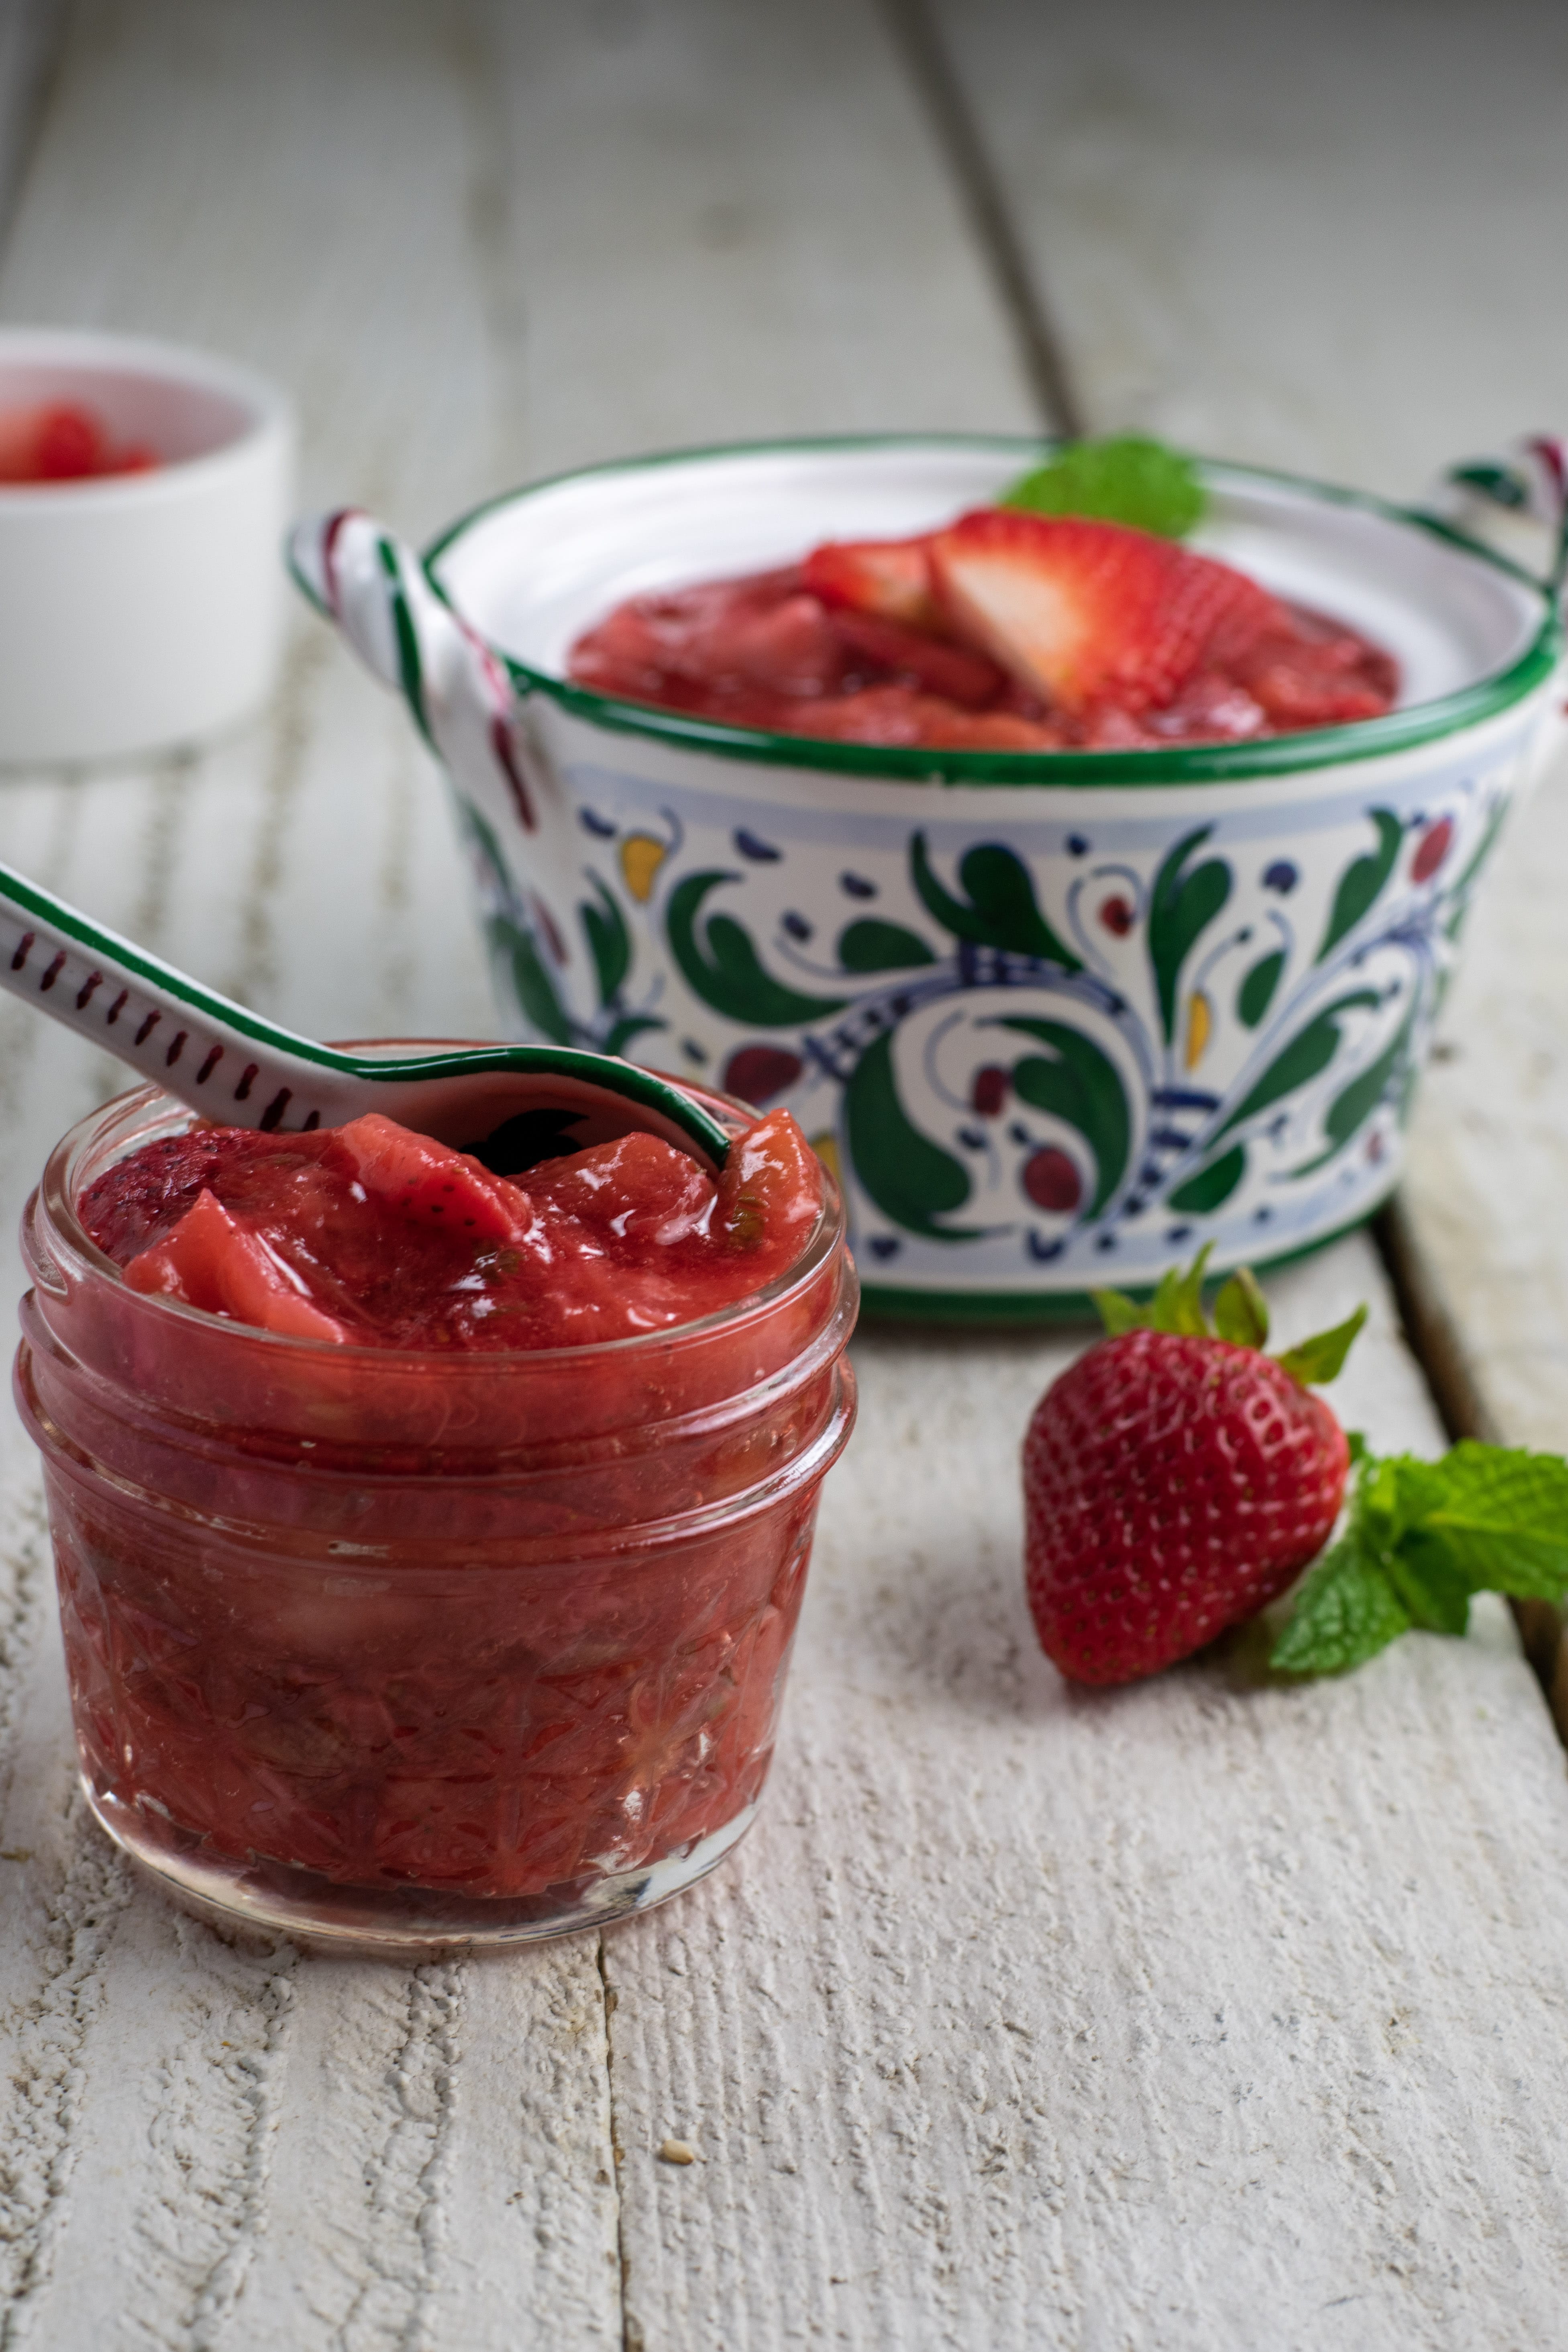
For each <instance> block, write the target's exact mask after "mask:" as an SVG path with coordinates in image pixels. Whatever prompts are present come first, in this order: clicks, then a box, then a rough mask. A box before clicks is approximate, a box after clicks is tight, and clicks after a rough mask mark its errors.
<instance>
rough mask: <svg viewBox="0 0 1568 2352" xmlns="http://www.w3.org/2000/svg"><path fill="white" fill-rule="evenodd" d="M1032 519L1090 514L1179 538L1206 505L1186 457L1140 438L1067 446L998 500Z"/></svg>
mask: <svg viewBox="0 0 1568 2352" xmlns="http://www.w3.org/2000/svg"><path fill="white" fill-rule="evenodd" d="M997 503H998V505H1000V506H1005V507H1019V508H1022V509H1025V510H1026V512H1030V513H1034V514H1053V515H1090V516H1093V517H1095V518H1097V519H1098V520H1100V521H1102V522H1123V523H1131V525H1132V526H1133V528H1134V529H1135V530H1152V531H1154V532H1156V533H1158V535H1159V536H1160V537H1161V538H1162V539H1184V538H1185V536H1186V534H1187V532H1188V531H1190V530H1192V528H1193V526H1194V523H1195V522H1196V521H1197V520H1198V519H1199V517H1200V516H1201V515H1202V513H1203V511H1204V508H1205V504H1206V503H1207V501H1206V499H1205V493H1204V489H1203V486H1202V484H1201V483H1200V482H1199V480H1198V474H1197V467H1195V466H1194V463H1193V461H1192V459H1191V458H1190V457H1181V456H1179V455H1178V454H1177V452H1176V451H1175V450H1174V449H1167V448H1166V446H1165V445H1164V443H1163V442H1162V441H1153V440H1151V439H1150V438H1149V437H1148V436H1147V435H1145V434H1141V433H1124V434H1118V435H1114V436H1111V437H1110V438H1108V439H1106V440H1103V441H1068V442H1066V443H1064V445H1063V446H1062V447H1061V448H1060V449H1058V451H1057V452H1056V454H1055V456H1054V457H1050V458H1049V459H1047V462H1046V464H1045V465H1043V466H1038V467H1036V468H1035V470H1034V472H1033V473H1029V474H1026V475H1025V476H1024V478H1023V480H1022V481H1020V482H1015V483H1014V485H1013V487H1012V488H1011V489H1010V490H1008V491H1007V492H1006V493H1005V496H1004V497H1002V498H1001V499H998V501H997Z"/></svg>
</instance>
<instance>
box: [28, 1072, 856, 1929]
mask: <svg viewBox="0 0 1568 2352" xmlns="http://www.w3.org/2000/svg"><path fill="white" fill-rule="evenodd" d="M138 1099H139V1098H138V1097H131V1098H130V1101H131V1104H132V1110H131V1111H127V1109H126V1107H125V1106H124V1105H123V1104H122V1105H121V1106H113V1105H111V1106H110V1108H109V1109H108V1110H106V1111H105V1112H102V1113H100V1114H98V1116H97V1121H96V1122H94V1123H89V1125H93V1126H95V1127H96V1128H101V1129H102V1130H103V1133H104V1135H105V1137H106V1138H107V1139H109V1140H108V1141H106V1143H105V1144H104V1146H103V1148H102V1149H100V1148H99V1146H98V1143H97V1140H96V1136H95V1137H94V1138H93V1139H89V1144H87V1145H82V1144H80V1143H79V1142H78V1141H77V1140H76V1139H70V1140H69V1141H68V1145H67V1146H66V1147H62V1152H61V1154H57V1163H60V1164H64V1163H65V1161H66V1160H68V1159H69V1156H70V1155H72V1154H76V1155H79V1157H78V1160H77V1162H76V1164H80V1160H81V1157H83V1156H85V1155H87V1154H89V1153H92V1152H96V1154H97V1156H96V1161H95V1164H96V1167H97V1169H98V1170H100V1171H101V1172H100V1173H97V1174H96V1175H95V1176H94V1175H91V1174H90V1168H89V1171H88V1174H89V1181H84V1182H83V1184H82V1188H81V1190H80V1192H79V1196H77V1197H76V1198H75V1203H74V1211H72V1212H69V1213H68V1211H67V1208H66V1206H65V1202H64V1195H63V1192H62V1191H61V1188H60V1186H59V1184H58V1182H57V1181H56V1180H55V1179H54V1177H53V1176H50V1177H47V1178H46V1181H45V1183H44V1185H43V1186H42V1187H41V1188H40V1192H39V1193H38V1194H37V1196H36V1198H35V1201H34V1202H33V1205H32V1209H31V1211H30V1213H29V1223H28V1228H27V1235H28V1248H29V1251H30V1253H31V1255H32V1259H33V1264H34V1266H35V1270H36V1272H37V1275H38V1280H37V1284H36V1286H35V1288H34V1289H33V1291H32V1292H30V1293H29V1296H28V1297H27V1299H26V1301H25V1302H24V1306H23V1311H22V1322H23V1331H24V1339H23V1346H22V1349H21V1351H20V1354H19V1356H18V1359H17V1389H18V1394H19V1396H20V1399H21V1402H22V1406H23V1410H24V1412H25V1414H26V1418H27V1422H28V1425H29V1427H30V1429H31V1431H32V1433H33V1435H34V1437H35V1439H36V1440H37V1443H38V1444H40V1446H41V1447H42V1448H43V1451H44V1454H45V1457H46V1473H47V1487H48V1496H49V1514H50V1527H51V1531H52V1535H53V1539H54V1547H55V1555H56V1561H57V1567H58V1580H59V1588H60V1601H61V1619H62V1624H63V1628H64V1634H65V1645H66V1657H67V1664H68V1670H69V1675H70V1684H71V1697H72V1706H73V1711H74V1716H75V1721H76V1728H77V1737H78V1742H79V1749H80V1753H81V1758H82V1766H83V1771H84V1774H85V1776H86V1779H87V1782H88V1786H89V1790H90V1793H91V1797H92V1801H93V1803H94V1805H95V1807H96V1809H97V1811H98V1813H99V1817H100V1820H102V1821H103V1822H105V1823H106V1824H107V1826H108V1827H109V1828H110V1830H111V1831H112V1832H113V1834H114V1835H115V1836H116V1837H118V1838H120V1839H121V1842H122V1843H125V1844H126V1845H128V1846H129V1847H130V1848H131V1849H132V1851H133V1852H135V1853H139V1854H141V1855H142V1858H143V1859H145V1860H147V1861H148V1862H150V1863H151V1864H153V1866H154V1867H155V1868H158V1869H161V1870H163V1871H164V1872H165V1873H166V1874H169V1875H170V1876H171V1877H172V1878H174V1880H175V1882H176V1883H177V1884H179V1885H182V1886H184V1887H185V1888H186V1889H187V1890H188V1891H191V1892H194V1893H195V1894H197V1895H200V1896H201V1898H202V1899H203V1900H206V1901H211V1902H216V1903H217V1904H219V1905H220V1906H224V1905H227V1906H230V1907H241V1908H244V1909H246V1910H247V1914H248V1916H252V1917H264V1918H268V1919H271V1920H273V1921H274V1922H275V1923H276V1924H280V1925H284V1926H289V1927H311V1926H321V1927H337V1928H339V1929H340V1930H342V1931H343V1932H349V1931H351V1929H353V1932H357V1928H353V1922H355V1921H360V1922H363V1920H365V1919H367V1918H370V1917H372V1915H374V1922H375V1923H377V1924H378V1931H379V1927H384V1926H386V1925H387V1924H388V1923H390V1927H391V1928H392V1930H393V1931H394V1932H397V1933H401V1932H403V1930H404V1928H405V1927H407V1931H408V1932H409V1933H410V1934H413V1933H414V1932H415V1931H416V1923H418V1924H419V1931H420V1932H423V1927H427V1926H428V1925H429V1924H430V1923H431V1922H432V1921H434V1922H435V1923H436V1924H437V1927H441V1926H443V1923H444V1924H445V1926H446V1927H452V1926H453V1923H454V1922H455V1923H457V1926H458V1927H461V1929H462V1932H464V1933H467V1932H468V1930H469V1929H470V1928H472V1929H475V1930H476V1931H477V1932H489V1930H490V1928H491V1927H494V1929H495V1932H497V1933H498V1934H500V1933H502V1932H505V1933H508V1934H510V1933H511V1932H514V1931H515V1930H516V1929H517V1928H518V1927H519V1925H520V1923H521V1927H522V1928H523V1929H524V1930H525V1931H526V1932H528V1933H534V1932H542V1931H543V1930H544V1929H546V1928H549V1929H553V1928H554V1927H567V1926H574V1925H580V1924H583V1922H584V1920H585V1919H588V1918H597V1917H601V1916H613V1915H614V1908H615V1906H616V1905H619V1906H622V1907H625V1906H626V1905H627V1904H630V1903H632V1902H636V1901H639V1900H641V1899H642V1892H643V1889H644V1886H645V1884H646V1883H647V1873H648V1872H650V1871H653V1870H655V1868H656V1866H657V1868H658V1873H659V1875H658V1880H657V1886H658V1888H660V1889H665V1890H668V1889H670V1888H672V1887H673V1886H675V1885H679V1884H680V1883H682V1874H686V1875H691V1874H696V1873H698V1872H700V1870H701V1869H703V1868H706V1867H709V1866H710V1864H711V1863H712V1862H713V1861H714V1860H716V1859H717V1857H718V1854H719V1853H721V1852H722V1851H723V1850H724V1849H725V1847H726V1844H727V1843H728V1842H730V1841H731V1840H732V1838H733V1837H734V1836H736V1835H738V1834H739V1832H740V1831H741V1830H742V1829H743V1828H744V1826H745V1823H746V1822H747V1821H748V1820H749V1818H750V1814H751V1809H752V1806H753V1805H754V1803H755V1802H756V1800H757V1798H758V1796H759V1794H760V1792H761V1789H762V1785H763V1780H764V1779H765V1777H766V1774H767V1769H768V1764H769V1760H770V1758H771V1755H772V1749H773V1737H774V1731H775V1728H776V1724H777V1717H778V1708H779V1703H780V1698H781V1696H782V1686H783V1680H784V1667H785V1663H786V1661H787V1657H788V1652H789V1645H790V1640H791V1636H792V1634H793V1632H794V1628H795V1618H796V1615H797V1613H798V1611H799V1607H800V1601H801V1595H802V1591H803V1587H804V1582H805V1569H806V1562H807V1560H808V1559H809V1556H810V1548H811V1534H812V1528H813V1523H814V1520H815V1516H816V1496H817V1491H818V1488H819V1486H820V1484H821V1480H822V1476H823V1474H824V1472H825V1471H826V1468H827V1467H828V1465H829V1464H830V1463H831V1462H832V1461H833V1460H834V1459H835V1458H836V1456H837V1454H838V1452H839V1450H840V1449H841V1447H842V1445H843V1444H844V1442H845V1439H846V1437H847V1433H848V1428H849V1423H850V1420H851V1417H852V1400H853V1394H854V1389H853V1381H852V1380H851V1378H850V1376H849V1373H848V1370H847V1366H846V1365H845V1364H844V1363H843V1362H842V1361H841V1358H842V1351H843V1349H844V1345H845V1342H846V1340H847V1337H848V1330H849V1326H850V1324H851V1322H852V1320H853V1311H854V1280H853V1276H852V1273H851V1272H850V1270H849V1267H848V1264H847V1257H846V1255H845V1251H844V1245H843V1225H842V1220H841V1216H840V1213H839V1211H838V1207H837V1202H836V1201H835V1200H834V1199H833V1197H832V1194H831V1191H830V1188H829V1187H827V1185H826V1182H825V1180H824V1178H823V1173H822V1170H821V1167H820V1163H819V1162H818V1161H817V1160H816V1157H815V1155H814V1154H813V1153H812V1152H811V1150H810V1149H809V1147H808V1146H807V1145H806V1143H805V1139H804V1138H803V1137H802V1135H801V1132H800V1129H798V1128H797V1127H796V1126H795V1122H794V1121H793V1119H791V1118H789V1116H788V1115H787V1113H784V1112H775V1113H773V1115H771V1116H770V1117H768V1118H763V1119H760V1120H757V1121H754V1122H753V1123H752V1125H751V1126H749V1127H747V1128H745V1129H743V1130H742V1131H740V1132H737V1133H736V1134H735V1136H734V1139H733V1140H732V1142H731V1147H730V1150H729V1154H728V1158H727V1161H726V1164H725V1167H724V1169H723V1171H722V1172H721V1174H720V1175H719V1176H718V1177H717V1178H715V1177H713V1176H711V1175H710V1174H709V1173H707V1172H706V1171H705V1170H704V1169H703V1168H702V1167H700V1165H699V1164H697V1162H696V1161H694V1160H691V1159H689V1158H688V1157H687V1156H686V1155H685V1154H683V1153H682V1152H680V1151H678V1150H673V1149H672V1148H671V1147H670V1146H668V1145H667V1144H665V1143H663V1142H662V1141H659V1140H658V1139H656V1138H654V1137H652V1136H649V1135H646V1134H634V1135H630V1136H626V1137H623V1138H622V1139H619V1140H617V1141H613V1142H605V1143H599V1144H595V1145H594V1146H592V1147H591V1148H589V1149H587V1150H580V1151H576V1152H572V1153H569V1154H566V1155H564V1156H563V1157H559V1158H554V1159H551V1160H544V1161H542V1162H541V1163H539V1164H537V1165H533V1166H531V1167H528V1168H526V1169H525V1170H524V1171H522V1172H521V1173H520V1174H518V1175H517V1176H515V1177H513V1178H506V1177H501V1176H497V1175H493V1174H491V1173H490V1172H489V1171H488V1170H487V1169H486V1168H484V1167H483V1166H481V1165H480V1164H479V1161H478V1160H475V1159H473V1158H470V1157H468V1155H466V1154H464V1153H462V1152H459V1151H454V1150H448V1149H447V1148H446V1147H445V1146H443V1145H440V1144H437V1143H432V1142H430V1141H429V1140H428V1139H426V1138H425V1137H422V1136H418V1135H415V1134H411V1133H409V1132H408V1131H407V1130H405V1129H402V1128H399V1127H397V1126H395V1125H394V1124H393V1123H392V1121H390V1120H388V1119H385V1118H379V1117H374V1116H372V1117H368V1118H360V1119H356V1120H354V1121H353V1123H352V1124H351V1125H349V1126H347V1127H344V1128H342V1129H337V1130H336V1131H331V1132H320V1133H316V1134H310V1135H292V1136H280V1135H270V1136H268V1135H260V1134H256V1133H254V1132H252V1131H250V1130H248V1129H227V1128H195V1129H190V1130H188V1131H185V1132H179V1133H174V1134H167V1135H164V1136H163V1137H162V1138H161V1139H155V1140H153V1141H150V1142H142V1143H141V1145H140V1147H139V1148H136V1149H133V1150H130V1151H129V1152H127V1153H125V1155H124V1156H122V1157H120V1158H118V1159H116V1158H114V1157H113V1156H112V1136H113V1134H114V1132H115V1129H114V1124H113V1122H114V1120H115V1118H116V1117H117V1116H119V1117H121V1118H126V1119H127V1120H129V1119H130V1118H132V1116H133V1115H134V1106H135V1105H136V1103H137V1101H138ZM129 1131H132V1132H135V1131H140V1132H142V1133H145V1131H146V1130H145V1128H144V1127H143V1128H142V1129H140V1130H135V1129H131V1130H129ZM57 1163H51V1167H52V1168H53V1167H54V1166H55V1165H56V1164H57ZM83 1228H85V1230H86V1233H87V1234H89V1236H90V1237H91V1239H92V1240H93V1241H94V1242H96V1243H97V1244H98V1245H99V1248H100V1250H101V1251H102V1252H104V1253H106V1255H107V1259H108V1260H110V1261H112V1262H113V1263H112V1264H109V1263H106V1262H105V1259H103V1258H98V1259H97V1260H96V1263H95V1262H94V1257H93V1254H91V1253H85V1254H84V1253H83V1251H82V1250H81V1246H80V1239H79V1236H80V1233H81V1230H82V1229H83ZM66 1267H68V1268H69V1274H68V1277H67V1276H65V1275H64V1274H61V1275H58V1276H57V1274H56V1271H55V1269H56V1268H66ZM121 1269H122V1271H121ZM165 1302H178V1303H180V1305H181V1306H182V1307H184V1308H185V1309H189V1308H195V1309H198V1310H200V1311H198V1312H196V1313H194V1314H193V1313H190V1312H184V1311H182V1312H177V1313H171V1312H170V1311H169V1308H168V1306H167V1305H166V1304H165ZM301 1343H303V1344H301ZM604 1343H609V1344H604ZM672 1874H673V1875H672ZM606 1882H609V1884H608V1886H607V1888H606ZM605 1904H608V1905H609V1906H610V1909H609V1911H608V1912H606V1911H605V1907H604V1906H605ZM498 1905H499V1906H511V1907H510V1909H508V1910H505V1911H504V1912H503V1913H502V1915H501V1916H500V1920H499V1921H498V1919H497V1915H496V1913H495V1911H494V1909H493V1908H492V1907H491V1906H498ZM366 1906H369V1908H368V1910H367V1907H366ZM378 1906H379V1907H378ZM464 1906H467V1907H466V1908H465V1907H464ZM345 1923H348V1924H347V1925H345Z"/></svg>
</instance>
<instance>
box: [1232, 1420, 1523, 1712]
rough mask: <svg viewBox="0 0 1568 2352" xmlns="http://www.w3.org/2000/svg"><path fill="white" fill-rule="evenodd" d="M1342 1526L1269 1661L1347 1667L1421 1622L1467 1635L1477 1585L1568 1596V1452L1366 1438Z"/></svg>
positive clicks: (1517, 1593)
mask: <svg viewBox="0 0 1568 2352" xmlns="http://www.w3.org/2000/svg"><path fill="white" fill-rule="evenodd" d="M1352 1444H1353V1445H1355V1446H1356V1448H1357V1453H1358V1460H1357V1467H1356V1479H1355V1488H1354V1492H1353V1494H1352V1500H1351V1507H1350V1512H1349V1516H1348V1517H1347V1519H1346V1522H1345V1526H1344V1529H1343V1532H1342V1534H1341V1535H1340V1537H1339V1538H1338V1539H1337V1540H1336V1541H1335V1542H1334V1543H1333V1544H1332V1545H1331V1547H1330V1549H1329V1550H1327V1551H1326V1552H1325V1553H1324V1554H1323V1556H1322V1558H1321V1559H1320V1560H1319V1561H1318V1563H1317V1565H1316V1567H1314V1568H1313V1569H1311V1570H1310V1571H1309V1573H1308V1575H1307V1577H1306V1580H1305V1581H1304V1582H1303V1583H1302V1584H1301V1585H1300V1587H1299V1589H1298V1591H1297V1595H1296V1600H1295V1604H1294V1607H1293V1608H1292V1610H1291V1612H1290V1617H1289V1622H1288V1623H1287V1625H1286V1627H1285V1629H1284V1632H1283V1633H1281V1634H1280V1636H1279V1640H1278V1641H1277V1642H1276V1643H1275V1644H1274V1648H1273V1651H1272V1654H1271V1655H1270V1658H1269V1664H1271V1665H1272V1666H1274V1667H1276V1668H1278V1669H1279V1672H1281V1673H1282V1674H1289V1675H1342V1674H1348V1673H1349V1671H1350V1669H1351V1668H1352V1666H1359V1665H1363V1664H1365V1662H1366V1660H1367V1659H1368V1658H1371V1657H1375V1656H1376V1654H1377V1653H1378V1651H1379V1650H1383V1649H1386V1648H1387V1646H1388V1644H1389V1643H1390V1642H1392V1641H1394V1639H1395V1638H1396V1637H1397V1636H1398V1635H1399V1634H1401V1633H1408V1632H1409V1631H1410V1629H1411V1628H1412V1626H1419V1627H1421V1628H1423V1629H1424V1630H1425V1631H1426V1632H1427V1633H1464V1631H1465V1629H1466V1627H1467V1625H1468V1622H1469V1613H1470V1602H1471V1601H1472V1600H1473V1599H1474V1597H1475V1595H1476V1594H1477V1593H1478V1592H1503V1593H1507V1594H1508V1595H1509V1596H1510V1598H1512V1599H1514V1600H1517V1601H1563V1600H1564V1599H1568V1462H1564V1461H1563V1460H1561V1459H1560V1458H1559V1457H1558V1456H1557V1455H1556V1454H1531V1453H1528V1452H1526V1451H1525V1450H1524V1449H1523V1448H1522V1447H1510V1446H1501V1445H1483V1444H1480V1443H1479V1440H1477V1439H1475V1438H1468V1437H1467V1438H1462V1439H1461V1440H1460V1442H1459V1443H1458V1445H1455V1446H1452V1447H1451V1448H1450V1449H1449V1451H1448V1452H1447V1454H1445V1455H1444V1456H1443V1458H1442V1459H1441V1461H1438V1462H1423V1461H1421V1460H1419V1459H1418V1458H1417V1457H1416V1456H1415V1455H1414V1454H1389V1455H1387V1456H1384V1458H1383V1459H1381V1460H1380V1459H1378V1458H1377V1457H1376V1456H1374V1455H1373V1454H1368V1453H1367V1452H1366V1450H1365V1448H1364V1446H1362V1445H1361V1444H1360V1442H1359V1441H1358V1440H1352Z"/></svg>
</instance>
